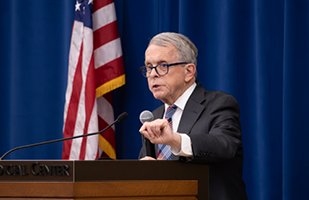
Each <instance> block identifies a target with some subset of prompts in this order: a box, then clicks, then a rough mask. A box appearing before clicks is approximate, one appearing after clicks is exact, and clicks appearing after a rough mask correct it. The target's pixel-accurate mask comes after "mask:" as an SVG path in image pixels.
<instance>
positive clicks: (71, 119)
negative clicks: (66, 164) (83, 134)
mask: <svg viewBox="0 0 309 200" xmlns="http://www.w3.org/2000/svg"><path fill="white" fill-rule="evenodd" d="M82 51H83V43H82V44H81V48H80V52H82ZM82 57H83V55H82V53H80V54H79V58H78V63H77V65H76V70H75V75H74V79H73V84H72V85H73V87H72V93H71V98H70V103H69V106H68V111H67V117H66V119H65V125H64V131H63V137H65V138H67V137H72V136H73V135H74V130H75V124H76V117H77V111H78V105H79V99H80V94H81V88H82V60H83V59H82ZM71 145H72V140H67V141H66V142H64V143H63V154H62V159H65V160H68V159H69V157H70V152H71Z"/></svg>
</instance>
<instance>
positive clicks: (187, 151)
mask: <svg viewBox="0 0 309 200" xmlns="http://www.w3.org/2000/svg"><path fill="white" fill-rule="evenodd" d="M180 136H181V149H173V148H171V152H172V153H173V154H174V155H176V156H184V157H190V156H192V155H193V154H192V147H191V138H190V137H189V136H188V135H187V134H183V133H180Z"/></svg>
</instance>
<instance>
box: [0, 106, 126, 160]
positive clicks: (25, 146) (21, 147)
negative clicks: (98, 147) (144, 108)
mask: <svg viewBox="0 0 309 200" xmlns="http://www.w3.org/2000/svg"><path fill="white" fill-rule="evenodd" d="M127 117H128V113H126V112H123V113H121V114H120V115H119V116H118V117H117V119H116V120H115V121H114V122H113V123H111V124H110V125H109V126H107V127H106V128H105V129H103V130H101V131H99V132H95V133H88V134H85V135H77V136H73V137H68V138H61V139H57V140H50V141H46V142H40V143H35V144H29V145H24V146H19V147H15V148H13V149H11V150H9V151H8V152H6V153H5V154H3V156H2V157H1V158H0V160H3V158H4V157H5V156H7V155H8V154H9V153H12V152H13V151H16V150H19V149H25V148H29V147H35V146H40V145H44V144H51V143H55V142H62V141H65V140H71V139H75V138H80V137H87V136H91V135H97V134H100V133H103V132H104V131H106V130H107V129H108V128H110V127H111V126H113V125H114V124H116V123H117V122H122V121H123V120H125V119H126V118H127Z"/></svg>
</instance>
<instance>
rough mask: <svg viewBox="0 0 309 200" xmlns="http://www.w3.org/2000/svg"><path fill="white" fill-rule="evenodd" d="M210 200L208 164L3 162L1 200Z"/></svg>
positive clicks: (122, 161) (0, 179) (166, 162)
mask: <svg viewBox="0 0 309 200" xmlns="http://www.w3.org/2000/svg"><path fill="white" fill-rule="evenodd" d="M21 198H22V199H23V200H24V199H93V200H97V199H113V200H120V199H137V200H138V199H151V200H159V199H162V200H163V199H170V200H172V199H173V200H182V199H188V200H191V199H203V200H207V199H208V165H203V164H193V163H184V162H181V161H140V160H116V161H112V160H100V161H60V160H58V161H56V160H35V161H23V160H18V161H16V160H14V161H10V160H6V161H0V199H21Z"/></svg>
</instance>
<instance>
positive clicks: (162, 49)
mask: <svg viewBox="0 0 309 200" xmlns="http://www.w3.org/2000/svg"><path fill="white" fill-rule="evenodd" d="M176 56H177V49H176V47H175V46H174V45H168V46H159V45H156V44H150V45H149V46H148V48H147V49H146V51H145V59H146V60H148V59H158V58H170V59H174V58H175V57H176Z"/></svg>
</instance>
